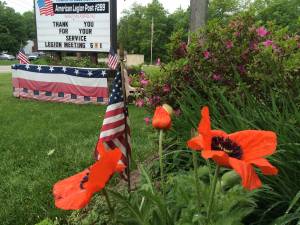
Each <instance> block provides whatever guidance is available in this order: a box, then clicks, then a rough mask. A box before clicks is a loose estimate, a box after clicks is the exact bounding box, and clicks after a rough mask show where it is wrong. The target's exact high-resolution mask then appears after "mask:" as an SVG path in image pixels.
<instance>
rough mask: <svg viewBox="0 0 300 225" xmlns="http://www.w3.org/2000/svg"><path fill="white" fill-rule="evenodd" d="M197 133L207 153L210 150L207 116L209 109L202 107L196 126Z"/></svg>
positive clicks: (209, 127) (209, 129)
mask: <svg viewBox="0 0 300 225" xmlns="http://www.w3.org/2000/svg"><path fill="white" fill-rule="evenodd" d="M198 133H199V134H201V135H202V137H203V148H204V149H205V150H207V151H209V150H211V124H210V116H209V108H208V107H207V106H205V107H203V108H202V110H201V120H200V123H199V126H198Z"/></svg>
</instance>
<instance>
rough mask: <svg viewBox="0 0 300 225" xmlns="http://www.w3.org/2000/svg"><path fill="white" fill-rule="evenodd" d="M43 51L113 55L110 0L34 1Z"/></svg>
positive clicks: (41, 49) (39, 39) (38, 37)
mask: <svg viewBox="0 0 300 225" xmlns="http://www.w3.org/2000/svg"><path fill="white" fill-rule="evenodd" d="M34 1H35V15H36V29H37V44H38V50H39V51H75V52H109V49H110V46H111V10H110V8H111V5H110V1H109V0H34Z"/></svg>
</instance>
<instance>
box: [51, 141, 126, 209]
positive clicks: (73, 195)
mask: <svg viewBox="0 0 300 225" xmlns="http://www.w3.org/2000/svg"><path fill="white" fill-rule="evenodd" d="M102 147H103V146H102ZM102 147H101V144H100V148H101V149H98V150H101V151H100V152H101V156H100V159H99V161H97V162H96V163H95V164H93V165H92V166H91V167H90V169H89V170H85V171H83V172H81V173H78V174H76V175H74V176H71V177H69V178H67V179H64V180H62V181H59V182H57V183H56V184H55V185H54V188H53V195H54V199H55V205H56V207H57V208H61V209H64V210H77V209H81V208H83V207H85V206H86V205H87V204H88V203H89V201H90V199H91V197H92V196H93V194H94V193H95V192H98V191H100V190H102V189H103V188H104V187H105V184H106V183H107V182H108V181H109V179H110V177H111V176H112V175H113V173H114V172H116V171H117V164H118V162H119V161H120V160H121V157H122V152H121V151H120V150H119V149H118V148H116V149H114V150H110V151H106V150H104V149H102ZM87 174H88V176H87ZM86 176H87V178H88V179H87V180H86V182H85V183H84V184H83V185H81V184H82V181H83V180H84V177H86Z"/></svg>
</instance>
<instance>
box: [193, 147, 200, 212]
mask: <svg viewBox="0 0 300 225" xmlns="http://www.w3.org/2000/svg"><path fill="white" fill-rule="evenodd" d="M197 156H198V154H197V152H193V165H194V173H195V186H196V194H197V206H198V213H199V215H200V212H201V200H200V184H199V174H198V161H197Z"/></svg>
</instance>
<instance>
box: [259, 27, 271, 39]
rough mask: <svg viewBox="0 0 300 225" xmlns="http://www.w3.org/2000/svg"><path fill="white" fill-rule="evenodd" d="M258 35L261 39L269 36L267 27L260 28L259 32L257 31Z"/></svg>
mask: <svg viewBox="0 0 300 225" xmlns="http://www.w3.org/2000/svg"><path fill="white" fill-rule="evenodd" d="M256 33H257V35H258V36H260V37H265V36H267V35H268V33H269V32H268V31H267V29H266V28H265V27H259V28H258V29H257V30H256Z"/></svg>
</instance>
